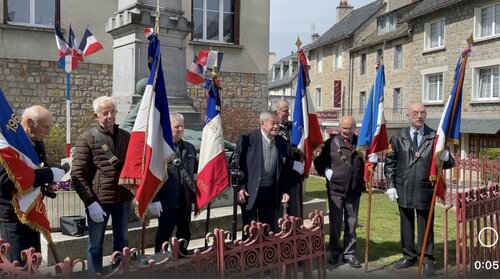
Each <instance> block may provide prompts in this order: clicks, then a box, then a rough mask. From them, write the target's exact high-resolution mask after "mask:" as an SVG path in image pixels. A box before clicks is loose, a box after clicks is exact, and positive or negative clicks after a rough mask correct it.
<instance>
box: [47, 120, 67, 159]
mask: <svg viewBox="0 0 500 280" xmlns="http://www.w3.org/2000/svg"><path fill="white" fill-rule="evenodd" d="M43 142H44V143H45V151H46V152H47V162H48V164H49V165H50V166H59V165H61V159H62V158H65V157H66V129H65V127H63V126H58V125H54V127H52V130H51V131H50V134H49V135H48V136H47V137H45V139H44V140H43Z"/></svg>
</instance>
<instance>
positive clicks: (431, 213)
mask: <svg viewBox="0 0 500 280" xmlns="http://www.w3.org/2000/svg"><path fill="white" fill-rule="evenodd" d="M441 170H442V169H441V167H439V169H438V173H437V174H438V179H437V180H436V183H435V184H434V192H433V193H432V200H431V206H430V209H429V217H428V218H427V224H426V225H425V234H424V241H423V242H422V248H420V259H419V260H418V273H417V276H418V277H419V278H420V271H421V270H422V265H423V264H424V255H425V251H426V250H425V249H426V248H427V239H428V238H429V232H430V230H431V224H433V223H434V219H433V216H434V205H435V204H436V196H437V192H436V186H437V184H438V181H439V180H440V178H439V177H440V174H441Z"/></svg>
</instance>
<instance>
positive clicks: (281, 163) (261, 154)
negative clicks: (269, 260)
mask: <svg viewBox="0 0 500 280" xmlns="http://www.w3.org/2000/svg"><path fill="white" fill-rule="evenodd" d="M279 124H280V120H279V118H278V115H276V113H274V112H270V111H264V112H262V113H261V114H260V128H258V129H255V130H251V131H248V132H246V133H244V134H243V135H241V137H240V139H239V141H238V149H239V154H240V169H241V171H243V173H244V177H243V179H242V180H240V181H239V192H238V195H237V200H238V202H239V203H240V205H241V208H242V217H243V225H244V226H245V225H248V224H250V222H251V221H252V220H255V221H260V222H263V223H266V224H269V226H270V229H271V230H272V231H273V232H277V229H278V225H277V217H276V213H277V209H278V208H279V205H280V200H281V202H284V203H286V202H288V200H289V196H288V194H287V193H288V189H287V188H288V185H287V183H288V182H287V177H288V174H290V172H292V169H295V170H297V171H299V172H303V171H304V165H303V164H302V163H300V162H296V161H293V158H292V157H291V155H290V148H289V144H288V142H287V141H286V140H285V139H284V138H283V137H281V136H279V135H278V133H279ZM245 237H246V236H245V234H244V238H245Z"/></svg>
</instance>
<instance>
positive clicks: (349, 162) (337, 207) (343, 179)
mask: <svg viewBox="0 0 500 280" xmlns="http://www.w3.org/2000/svg"><path fill="white" fill-rule="evenodd" d="M355 129H356V121H355V120H354V118H353V117H352V116H343V117H342V118H341V119H340V124H339V131H340V133H339V134H338V135H335V136H334V137H332V138H330V139H328V140H326V141H325V143H324V145H323V148H322V150H321V154H320V155H319V156H318V157H316V159H315V160H314V166H315V168H316V171H317V172H318V174H319V175H320V176H325V178H326V189H327V194H328V207H329V214H328V215H329V218H330V248H329V251H330V257H329V259H328V262H329V263H330V264H331V265H336V264H337V263H338V262H339V259H340V257H342V259H343V261H344V262H346V263H347V264H349V265H350V266H351V267H354V268H360V267H361V263H360V262H359V261H358V260H357V259H356V257H355V256H354V249H355V248H356V225H357V223H358V210H359V201H360V197H361V193H362V192H363V191H364V190H365V186H364V181H363V173H364V161H363V158H362V157H361V155H360V154H359V153H358V152H356V143H357V140H358V138H357V136H356V135H355V134H354V131H355ZM342 223H344V244H343V246H342V245H341V244H340V234H341V227H342Z"/></svg>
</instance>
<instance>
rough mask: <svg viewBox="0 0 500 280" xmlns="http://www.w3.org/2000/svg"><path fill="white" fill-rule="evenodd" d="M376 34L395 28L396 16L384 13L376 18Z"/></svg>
mask: <svg viewBox="0 0 500 280" xmlns="http://www.w3.org/2000/svg"><path fill="white" fill-rule="evenodd" d="M377 29H378V34H379V35H381V34H384V33H387V32H390V31H393V30H394V29H396V16H395V15H394V14H390V15H385V16H382V17H380V18H379V19H378V23H377Z"/></svg>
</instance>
